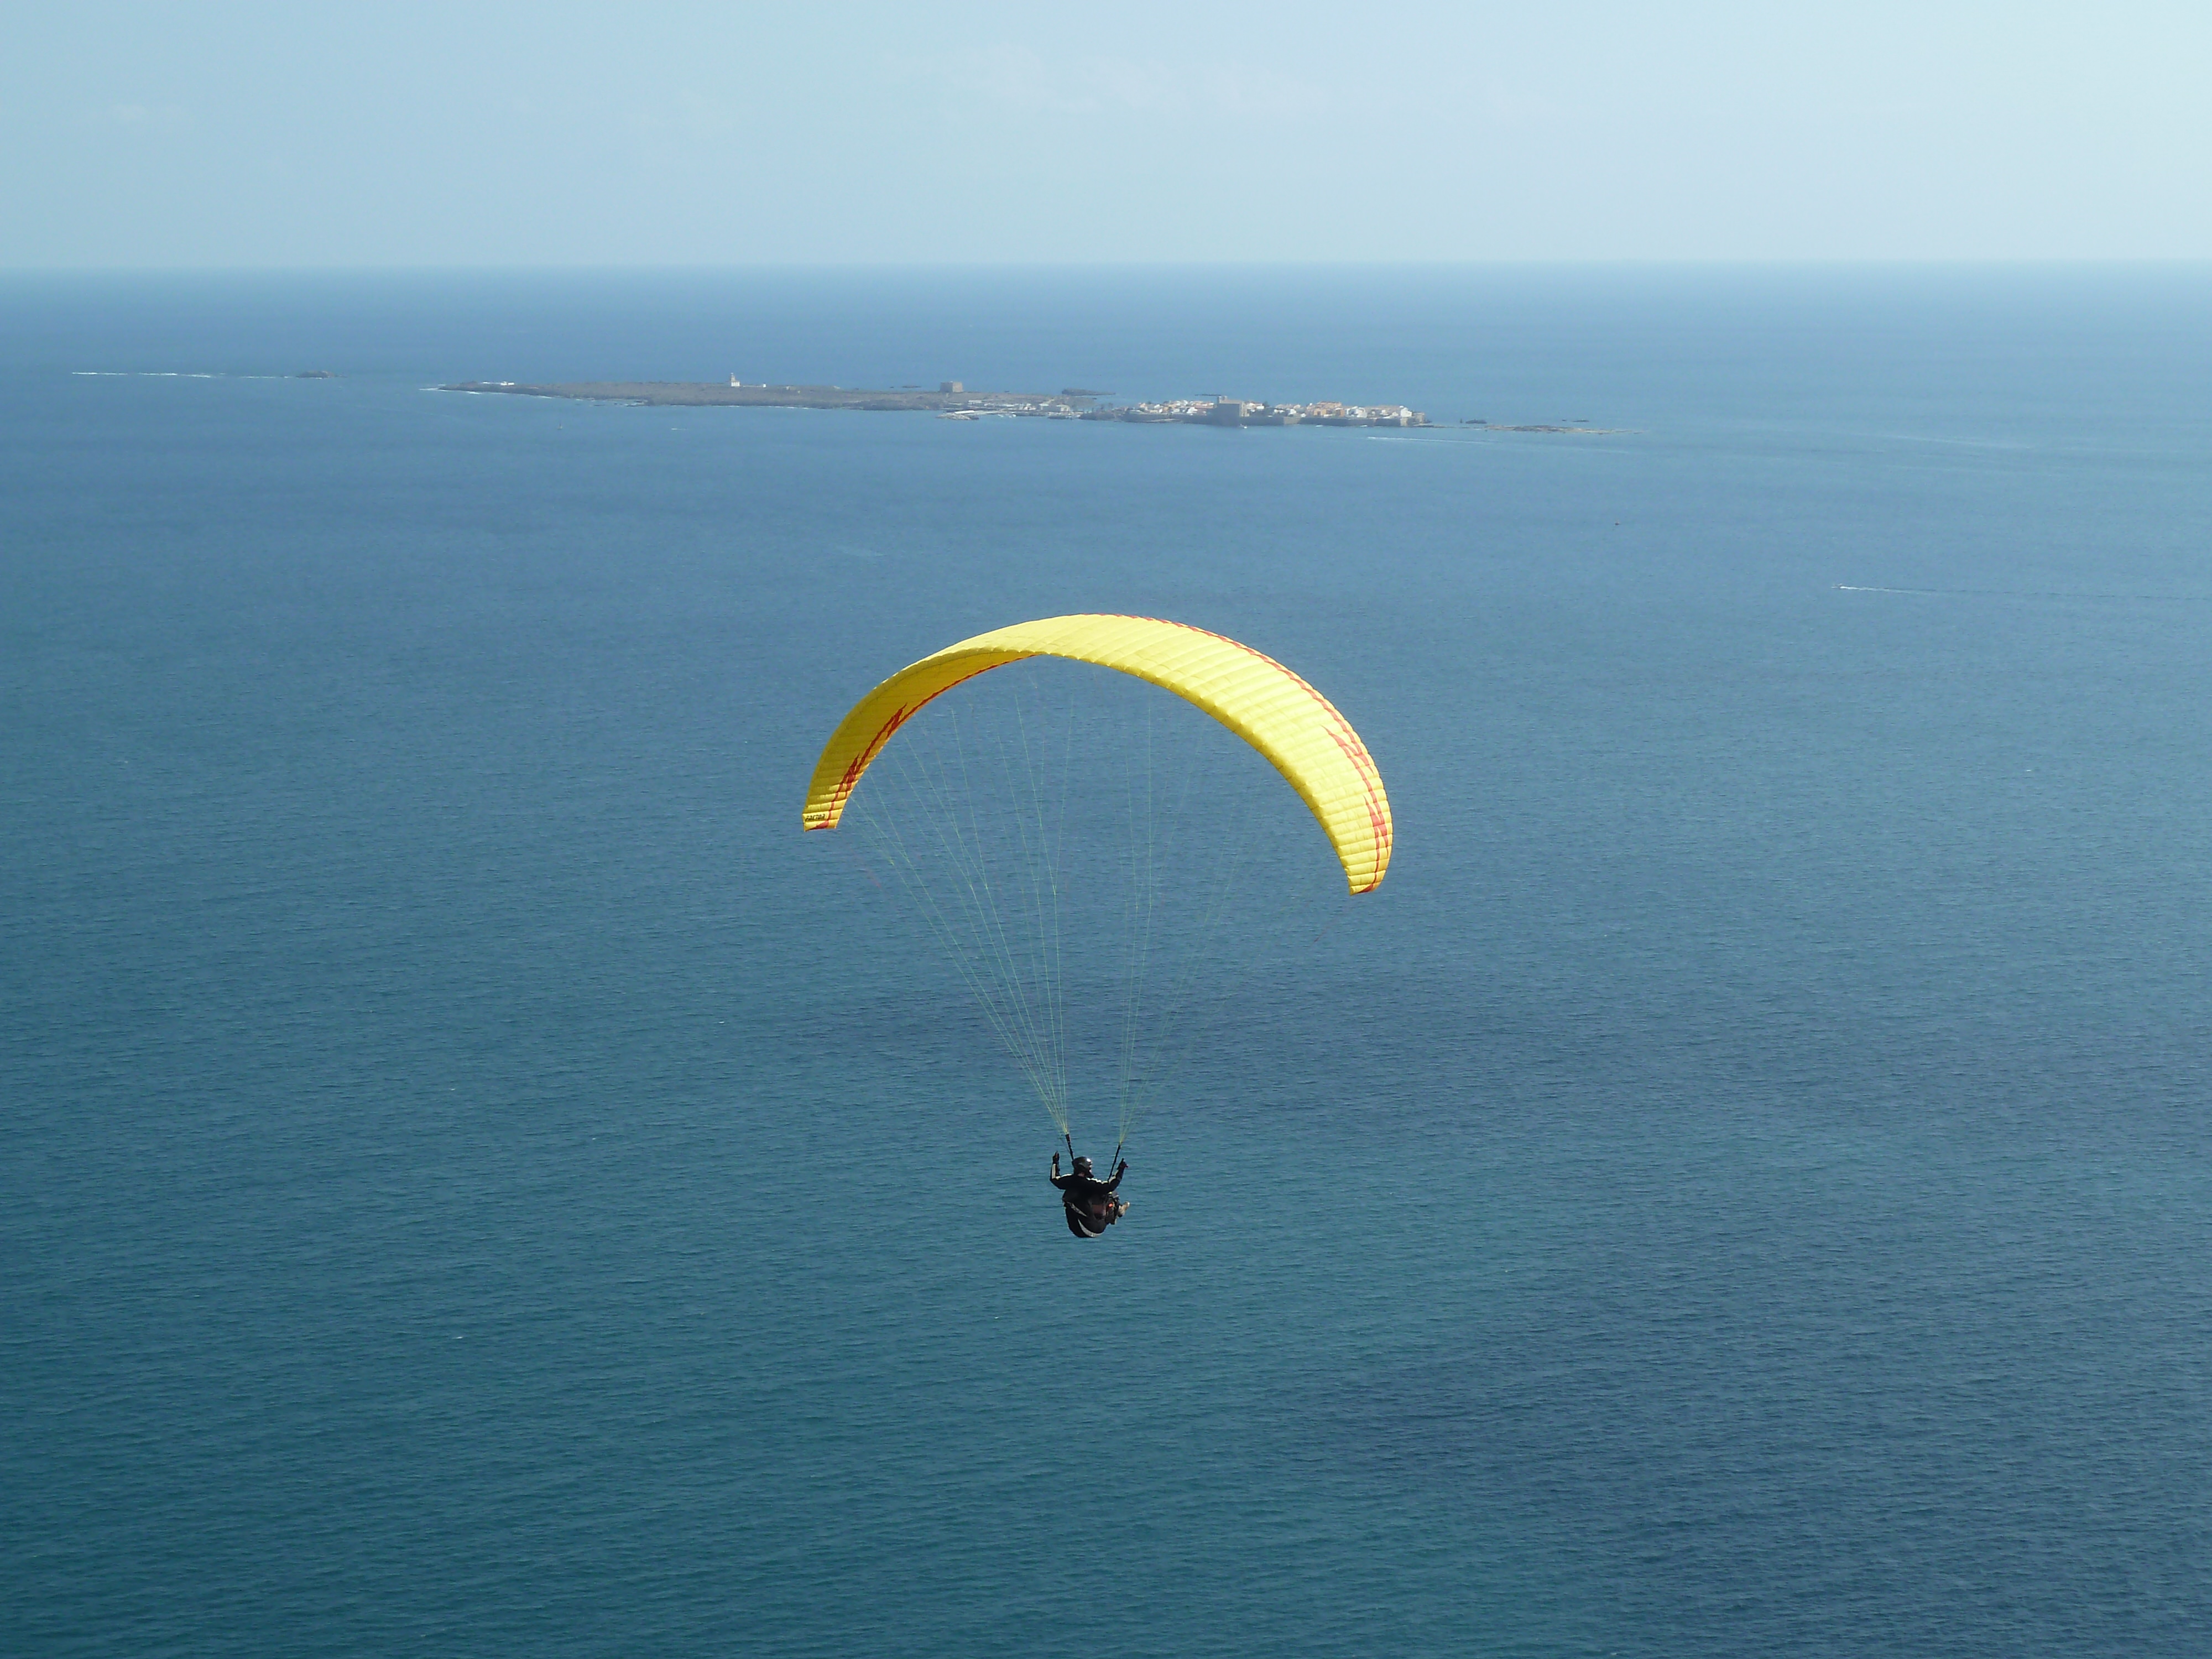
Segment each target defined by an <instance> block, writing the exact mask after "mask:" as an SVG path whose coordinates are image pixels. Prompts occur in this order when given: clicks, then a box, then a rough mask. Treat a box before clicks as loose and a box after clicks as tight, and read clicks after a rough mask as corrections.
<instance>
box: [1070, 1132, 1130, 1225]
mask: <svg viewBox="0 0 2212 1659" xmlns="http://www.w3.org/2000/svg"><path fill="white" fill-rule="evenodd" d="M1060 1139H1062V1140H1063V1141H1066V1144H1067V1157H1068V1164H1069V1169H1068V1174H1067V1177H1066V1178H1067V1181H1068V1182H1070V1183H1073V1182H1076V1181H1079V1180H1080V1181H1082V1182H1085V1183H1087V1185H1088V1187H1089V1188H1091V1190H1088V1191H1085V1193H1084V1194H1082V1199H1091V1200H1095V1199H1096V1198H1097V1196H1098V1195H1099V1194H1101V1193H1103V1195H1104V1198H1105V1202H1104V1204H1103V1206H1101V1207H1098V1208H1093V1207H1091V1205H1089V1204H1086V1203H1085V1202H1083V1201H1082V1200H1081V1199H1079V1198H1078V1196H1077V1195H1076V1194H1074V1193H1073V1191H1072V1190H1071V1188H1070V1187H1068V1186H1062V1185H1061V1181H1060V1154H1059V1153H1057V1152H1054V1154H1053V1155H1052V1166H1053V1185H1054V1186H1055V1187H1059V1188H1060V1206H1061V1207H1062V1208H1063V1209H1064V1210H1065V1211H1066V1214H1067V1231H1070V1232H1072V1233H1073V1234H1074V1235H1075V1236H1076V1237H1078V1238H1098V1237H1103V1236H1104V1234H1105V1231H1106V1230H1107V1229H1108V1228H1109V1227H1110V1226H1112V1225H1114V1224H1115V1222H1117V1221H1119V1220H1120V1219H1121V1212H1122V1211H1123V1210H1125V1209H1127V1207H1128V1206H1127V1205H1126V1204H1124V1203H1123V1202H1122V1201H1121V1200H1119V1199H1117V1198H1115V1196H1114V1188H1115V1185H1116V1183H1118V1182H1120V1181H1121V1175H1122V1172H1123V1171H1124V1170H1126V1169H1127V1167H1128V1166H1127V1164H1123V1163H1122V1162H1121V1146H1126V1145H1127V1141H1126V1140H1124V1141H1123V1142H1121V1145H1117V1146H1115V1148H1114V1161H1113V1163H1112V1164H1110V1165H1109V1169H1110V1170H1111V1171H1112V1173H1111V1174H1110V1175H1109V1176H1108V1177H1107V1179H1105V1180H1104V1181H1100V1180H1099V1179H1098V1178H1097V1176H1095V1175H1085V1174H1084V1173H1083V1172H1082V1171H1080V1170H1077V1169H1075V1168H1074V1164H1075V1162H1076V1158H1075V1143H1074V1141H1073V1140H1072V1139H1069V1138H1068V1137H1067V1136H1066V1135H1065V1134H1063V1135H1061V1137H1060ZM1084 1161H1085V1162H1086V1163H1087V1162H1088V1161H1089V1160H1088V1159H1085V1160H1084Z"/></svg>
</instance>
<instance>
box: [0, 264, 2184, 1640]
mask: <svg viewBox="0 0 2212 1659" xmlns="http://www.w3.org/2000/svg"><path fill="white" fill-rule="evenodd" d="M307 369H324V370H328V371H330V372H331V374H332V375H333V376H334V378H331V379H328V380H297V379H291V378H287V377H289V376H291V375H293V374H295V373H297V372H298V371H301V370H307ZM729 374H738V375H740V376H741V377H742V378H743V379H744V380H770V381H782V380H796V381H817V382H831V383H837V384H842V385H846V386H864V385H885V384H890V385H896V384H900V383H905V382H920V383H923V384H928V385H933V384H935V383H936V382H937V381H939V380H943V379H958V380H964V381H965V382H966V383H967V384H968V385H969V386H970V387H1007V388H1012V389H1021V390H1032V389H1035V390H1044V391H1054V390H1057V389H1059V388H1060V387H1063V386H1082V387H1091V388H1097V389H1099V390H1102V391H1110V392H1114V393H1115V394H1116V395H1117V398H1119V399H1133V398H1153V397H1172V396H1196V395H1204V394H1209V393H1214V392H1223V393H1226V394H1229V395H1237V396H1245V397H1251V398H1276V399H1283V400H1291V399H1297V400H1304V399H1310V398H1343V399H1346V400H1348V401H1389V402H1406V403H1409V404H1413V405H1414V406H1415V407H1417V408H1420V409H1423V410H1426V411H1427V413H1428V414H1429V416H1430V417H1431V420H1432V421H1434V422H1437V425H1436V426H1435V427H1434V428H1432V429H1430V430H1425V431H1409V432H1399V431H1393V432H1387V433H1382V432H1364V431H1357V430H1341V429H1318V428H1295V429H1288V430H1254V431H1223V430H1214V429H1205V428H1186V427H1135V426H1119V425H1108V424H1098V423H1073V422H1045V421H983V422H940V421H936V420H933V419H930V418H927V416H898V415H888V414H846V413H821V412H811V411H793V410H727V409H692V410H681V409H651V408H638V407H623V406H604V405H587V404H574V403H563V402H555V401H539V400H530V399H523V398H498V397H483V396H475V397H472V396H467V395H460V394H453V393H447V392H438V391H435V390H432V389H430V388H433V387H435V386H437V385H438V384H440V383H441V382H447V381H457V380H523V381H528V380H571V379H590V378H624V379H644V378H669V379H692V380H721V379H723V378H725V377H726V376H727V375H729ZM2208 386H2212V272H2208V271H2207V270H2203V269H2202V268H2193V267H2170V268H2163V269H2160V268H2142V269H2132V270H2130V269H2089V268H2081V269H2066V268H2057V267H2054V268H2049V269H2009V270H2007V269H1996V268H1987V269H1970V268H1960V269H1918V270H1913V269H1893V270H1888V269H1878V268H1868V269H1840V268H1839V269H1832V270H1831V269H1794V270H1793V269H1765V270H1753V269H1742V268H1726V267H1715V268H1709V269H1699V268H1633V267H1623V268H1610V269H1597V268H1580V269H1544V268H1535V267H1529V268H1513V269H1498V270H1310V271H1282V272H1267V271H1255V270H1128V271H1121V272H1103V273H1101V272H1069V271H1054V270H1029V271H1011V272H1009V271H997V272H993V271H949V272H948V271H935V272H931V271H896V270H894V271H875V272H855V271H816V272H804V271H802V272H787V273H781V274H775V273H760V272H752V273H729V274H720V275H701V274H688V275H633V276H520V275H498V274H490V275H477V276H459V275H445V276H438V275H418V276H406V275H401V276H282V277H278V276H268V277H247V276H173V277H162V278H130V279H125V278H121V277H89V276H88V277H74V278H58V277H52V278H49V277H36V278H34V277H26V276H16V277H10V278H8V279H6V280H5V282H4V283H0V813H4V819H0V822H4V825H5V835H4V839H3V840H0V940H4V949H0V1274H4V1280H0V1537H4V1538H5V1540H6V1541H7V1543H6V1548H5V1551H4V1556H0V1650H4V1651H5V1652H6V1653H8V1654H9V1655H22V1656H38V1659H45V1656H57V1659H58V1656H131V1659H149V1656H202V1655H233V1654H251V1655H256V1656H264V1655H265V1656H290V1655H300V1656H309V1655H313V1656H340V1655H344V1656H351V1655H360V1656H385V1655H414V1654H420V1655H425V1656H449V1655H469V1656H475V1659H497V1656H510V1655H512V1656H528V1659H570V1656H609V1659H613V1656H631V1655H642V1654H653V1655H670V1656H683V1655H724V1654H763V1655H790V1656H817V1655H818V1656H863V1655H878V1654H892V1653H896V1654H898V1655H901V1656H903V1659H937V1656H945V1659H992V1656H1030V1655H1036V1654H1042V1653H1048V1652H1055V1651H1061V1650H1068V1649H1071V1648H1078V1647H1080V1648H1096V1649H1097V1650H1103V1651H1108V1652H1112V1653H1115V1654H1122V1655H1128V1656H1132V1659H1138V1656H1207V1655H1234V1656H1238V1659H1252V1656H1270V1655H1279V1654H1280V1655H1299V1656H1339V1655H1341V1656H1370V1655H1412V1656H1421V1655H1462V1654H1464V1655H1484V1656H1601V1655H1633V1656H1651V1659H1692V1656H1696V1659H1739V1656H1740V1659H1769V1656H1774V1655H1780V1654H1788V1655H1792V1656H1799V1659H1811V1656H1823V1659H1826V1656H1835V1659H1844V1656H1852V1659H1858V1656H1868V1655H1884V1654H1895V1655H1930V1654H1943V1655H1957V1656H1991V1659H1996V1656H2007V1659H2015V1656H2044V1655H2048V1656H2068V1659H2083V1656H2098V1655H2112V1656H2123V1655H2124V1656H2166V1655H2177V1656H2178V1655H2193V1654H2195V1653H2197V1652H2201V1651H2202V1650H2203V1642H2204V1639H2205V1635H2204V1633H2205V1632H2206V1631H2208V1630H2212V1267H2208V1262H2212V1146H2208V1135H2207V1129H2208V1124H2212V1099H2208V1086H2212V1054H2208V1042H2212V977H2208V973H2207V967H2208V961H2212V720H2208V709H2212V556H2208V555H2212V404H2209V403H2208V401H2207V397H2206V388H2207V387H2208ZM1474 419H1484V420H1487V421H1489V422H1493V423H1495V424H1498V425H1504V424H1563V423H1565V424H1579V425H1587V426H1590V427H1596V428H1609V430H1608V431H1607V432H1605V433H1603V434H1601V435H1559V434H1541V433H1522V434H1515V433H1506V432H1485V431H1482V430H1480V429H1478V428H1473V427H1470V426H1467V425H1463V424H1461V423H1462V422H1466V421H1469V420H1474ZM1094 610H1095V611H1120V612H1133V613H1139V614H1145V615H1152V616H1159V617H1173V618H1177V619H1181V620H1183V621H1186V622H1190V623H1196V624H1198V625H1200V626H1203V627H1206V628H1208V629H1216V630H1218V631H1220V632H1223V633H1225V634H1229V635H1233V636H1235V637H1237V638H1238V639H1241V640H1243V641H1248V642H1249V643H1251V644H1252V645H1254V646H1255V647H1258V648H1260V649H1261V650H1263V651H1265V652H1267V653H1270V654H1271V655H1273V656H1275V657H1277V658H1279V659H1281V660H1283V661H1284V662H1285V663H1287V664H1289V665H1291V667H1293V668H1295V669H1296V670H1297V671H1299V672H1300V673H1301V674H1303V675H1304V676H1305V678H1308V679H1309V680H1310V681H1312V682H1313V683H1314V684H1316V685H1317V686H1318V687H1320V688H1321V689H1322V690H1324V691H1325V692H1326V693H1327V694H1328V696H1329V697H1330V698H1331V699H1332V700H1334V702H1335V703H1336V704H1337V706H1338V707H1339V708H1341V709H1342V710H1343V712H1344V713H1345V714H1346V717H1347V718H1349V719H1350V720H1352V723H1353V724H1355V725H1356V726H1358V729H1359V731H1360V732H1361V733H1362V734H1364V738H1365V739H1366V741H1367V744H1368V745H1369V747H1370V750H1372V752H1373V754H1374V756H1375V757H1376V761H1377V763H1378V764H1379V766H1380V768H1381V769H1382V772H1383V776H1384V778H1385V780H1386V781H1387V783H1388V786H1389V791H1390V796H1391V799H1392V803H1393V805H1394V808H1395V818H1396V826H1397V851H1396V855H1395V860H1394V862H1393V863H1392V866H1391V868H1390V872H1389V879H1388V880H1387V881H1386V882H1385V883H1384V884H1383V886H1382V887H1381V888H1380V889H1379V890H1377V891H1376V892H1375V893H1374V894H1372V895H1370V896H1366V897H1364V898H1361V899H1358V900H1357V901H1352V902H1351V903H1350V904H1349V905H1348V906H1347V909H1346V915H1344V917H1343V919H1342V921H1341V922H1340V924H1339V925H1337V926H1335V927H1334V928H1333V930H1332V933H1331V937H1330V939H1329V940H1328V946H1327V948H1326V949H1322V950H1317V951H1315V952H1314V953H1313V955H1312V957H1311V959H1310V961H1306V962H1300V963H1296V964H1295V965H1294V968H1293V970H1292V971H1291V973H1289V974H1288V975H1286V976H1285V977H1283V978H1281V979H1279V980H1278V981H1273V983H1272V985H1271V987H1270V988H1269V989H1268V990H1267V992H1266V994H1255V995H1252V996H1250V997H1248V998H1247V999H1246V1000H1243V1002H1242V1003H1241V1004H1238V1005H1237V1008H1236V1011H1235V1018H1231V1019H1228V1020H1226V1021H1225V1022H1224V1023H1222V1024H1220V1025H1219V1026H1218V1029H1216V1030H1214V1031H1213V1032H1212V1035H1211V1036H1210V1037H1209V1039H1208V1041H1207V1042H1206V1044H1205V1045H1203V1046H1202V1048H1200V1051H1198V1052H1196V1053H1195V1054H1194V1055H1193V1057H1192V1059H1191V1060H1190V1061H1189V1064H1188V1067H1187V1068H1186V1070H1185V1072H1184V1073H1183V1074H1182V1078H1181V1080H1180V1083H1179V1085H1178V1092H1177V1094H1176V1097H1175V1098H1174V1099H1172V1100H1171V1101H1170V1102H1168V1103H1165V1104H1164V1105H1163V1106H1162V1108H1161V1109H1159V1110H1158V1112H1157V1113H1156V1115H1154V1116H1153V1117H1152V1118H1151V1119H1149V1120H1148V1121H1146V1124H1145V1125H1144V1127H1142V1129H1141V1131H1140V1132H1139V1134H1138V1136H1137V1138H1136V1139H1134V1140H1133V1142H1132V1143H1131V1146H1130V1147H1129V1152H1128V1156H1129V1158H1130V1160H1131V1164H1132V1166H1133V1168H1132V1170H1131V1174H1130V1176H1129V1178H1128V1181H1127V1183H1126V1187H1125V1190H1126V1191H1127V1193H1128V1194H1130V1195H1131V1196H1132V1197H1133V1200H1135V1203H1134V1207H1133V1210H1132V1212H1131V1214H1130V1216H1129V1218H1128V1219H1127V1221H1126V1222H1125V1223H1124V1224H1123V1225H1121V1226H1119V1227H1117V1228H1116V1229H1115V1230H1114V1231H1112V1232H1111V1233H1109V1235H1108V1236H1107V1237H1105V1238H1104V1239H1103V1240H1100V1241H1098V1242H1097V1243H1079V1242H1078V1241H1077V1240H1075V1239H1073V1238H1071V1237H1069V1236H1068V1233H1067V1231H1066V1229H1065V1228H1064V1227H1063V1225H1061V1221H1060V1214H1059V1209H1058V1205H1057V1203H1056V1201H1055V1200H1054V1194H1053V1193H1052V1191H1051V1189H1050V1188H1048V1186H1046V1184H1045V1182H1044V1179H1043V1177H1044V1174H1045V1170H1046V1159H1047V1156H1048V1153H1049V1152H1052V1151H1053V1150H1054V1148H1055V1147H1056V1146H1058V1145H1059V1140H1058V1137H1057V1135H1056V1133H1055V1132H1054V1130H1053V1128H1052V1127H1051V1126H1050V1124H1049V1122H1048V1121H1047V1119H1046V1118H1045V1116H1044V1115H1043V1113H1042V1111H1041V1110H1040V1109H1039V1108H1038V1106H1037V1104H1036V1101H1035V1100H1034V1098H1032V1097H1030V1095H1029V1093H1028V1091H1027V1090H1026V1089H1025V1087H1024V1085H1023V1082H1022V1080H1021V1078H1020V1077H1019V1075H1018V1073H1016V1072H1015V1070H1014V1068H1013V1067H1012V1066H1011V1065H1010V1064H1009V1063H1008V1061H1007V1060H1006V1057H1005V1056H1004V1055H1003V1054H1000V1051H999V1050H998V1048H996V1046H995V1045H994V1042H992V1040H991V1038H990V1036H989V1033H988V1032H987V1030H985V1029H984V1027H983V1025H982V1024H981V1022H980V1020H979V1019H978V1018H977V1016H976V1014H975V1010H974V1008H973V1006H972V1005H971V1004H970V1002H969V1000H968V998H967V994H966V992H965V990H964V989H963V987H962V985H961V984H960V982H959V981H958V980H957V977H956V976H954V975H951V974H950V973H948V972H947V971H946V970H945V967H944V965H943V964H942V963H939V962H937V961H935V960H933V958H931V957H928V956H927V954H926V953H918V952H917V951H915V949H913V948H912V946H911V943H910V941H908V940H906V939H904V938H903V936H901V935H898V934H896V933H893V932H890V931H887V930H886V929H885V928H884V927H883V926H882V924H881V919H880V917H879V915H878V914H877V913H876V912H875V911H873V910H872V909H870V908H867V907H866V905H864V904H862V903H860V902H857V901H856V898H855V896H854V885H853V883H852V881H851V880H850V879H849V872H848V870H847V869H845V868H844V866H842V864H841V861H840V860H838V859H837V858H836V857H835V856H832V855H831V854H830V853H829V851H828V850H826V849H825V847H824V845H823V843H824V842H826V841H828V840H829V839H830V838H829V837H823V836H802V835H801V834H800V833H799V803H800V799H801V794H802V792H803V789H804V787H805V780H806V776H807V774H808V771H809V769H811V765H812V763H813V760H814V757H815V755H816V753H817V750H819V747H820V745H821V744H822V742H823V738H825V737H826V735H827V733H828V732H829V728H830V727H831V726H833V725H834V724H835V723H836V719H837V717H838V716H839V715H840V714H842V712H843V710H844V709H845V708H846V707H847V706H848V704H849V703H850V702H852V701H853V700H854V698H855V697H857V696H859V695H860V693H861V692H862V691H863V690H866V688H867V687H868V686H870V685H871V684H873V683H874V682H875V681H877V680H878V679H879V678H883V677H884V675H885V674H887V673H889V672H890V671H892V670H893V669H895V668H896V667H898V666H899V665H902V664H904V663H906V662H908V661H909V660H911V659H914V658H916V657H919V656H921V655H923V654H925V653H927V652H929V651H932V650H934V649H936V648H937V647H940V646H942V645H945V644H946V643H948V642H950V641H954V640H957V639H959V638H962V637H963V636H965V635H969V634H972V633H975V632H977V631H980V630H981V629H985V628H988V627H991V626H994V625H997V624H999V623H1006V622H1012V621H1016V620H1020V619H1023V618H1027V617H1044V616H1051V615H1054V614H1058V613H1061V612H1067V611H1094ZM1285 799H1286V800H1287V799H1288V798H1287V795H1285ZM1290 810H1293V811H1294V810H1295V803H1294V802H1293V803H1291V808H1290ZM1314 848H1315V855H1316V857H1317V858H1325V857H1326V850H1325V848H1322V846H1321V844H1320V842H1319V840H1318V837H1317V836H1316V838H1315V842H1314ZM1089 1150H1092V1151H1095V1152H1103V1151H1104V1150H1105V1149H1104V1147H1103V1146H1097V1145H1096V1144H1095V1137H1094V1144H1093V1146H1091V1147H1090V1148H1089Z"/></svg>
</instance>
